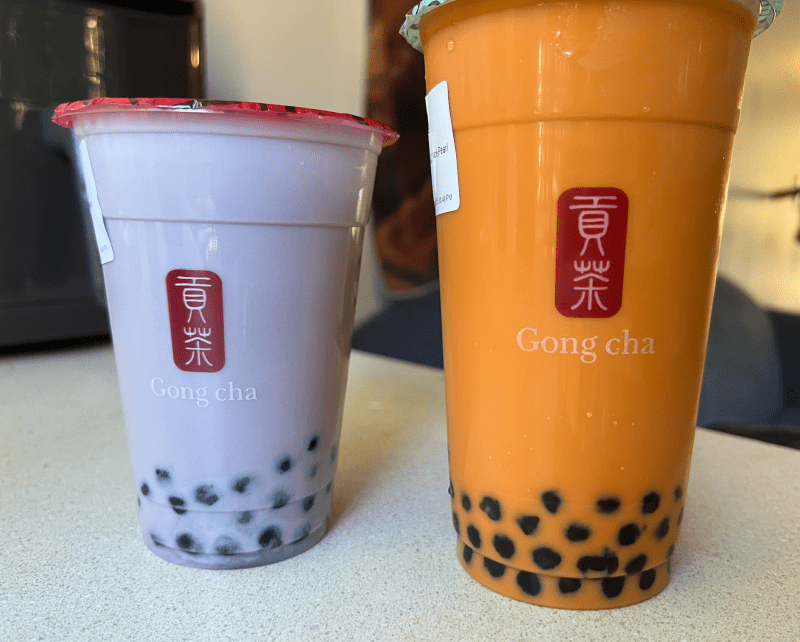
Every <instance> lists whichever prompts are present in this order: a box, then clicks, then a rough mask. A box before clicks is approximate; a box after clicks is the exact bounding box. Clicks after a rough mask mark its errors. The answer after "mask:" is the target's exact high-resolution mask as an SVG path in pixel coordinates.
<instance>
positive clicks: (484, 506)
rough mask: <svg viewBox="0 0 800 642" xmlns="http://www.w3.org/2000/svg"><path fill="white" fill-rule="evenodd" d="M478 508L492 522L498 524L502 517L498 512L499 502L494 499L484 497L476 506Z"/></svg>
mask: <svg viewBox="0 0 800 642" xmlns="http://www.w3.org/2000/svg"><path fill="white" fill-rule="evenodd" d="M478 508H480V509H481V510H482V511H483V512H484V513H486V516H487V517H488V518H489V519H491V520H492V521H495V522H499V521H500V518H501V517H502V513H501V511H500V502H499V501H497V500H496V499H495V498H494V497H488V496H486V497H484V498H483V499H482V500H481V503H480V504H479V505H478Z"/></svg>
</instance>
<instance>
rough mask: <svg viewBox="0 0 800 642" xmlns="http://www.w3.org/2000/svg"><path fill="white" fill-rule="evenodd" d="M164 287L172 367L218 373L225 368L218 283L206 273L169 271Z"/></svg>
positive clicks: (220, 298)
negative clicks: (170, 340)
mask: <svg viewBox="0 0 800 642" xmlns="http://www.w3.org/2000/svg"><path fill="white" fill-rule="evenodd" d="M166 284H167V303H168V306H169V324H170V331H171V334H172V358H173V360H174V362H175V365H176V366H178V368H180V369H181V370H184V371H186V372H219V371H220V370H222V368H223V366H224V365H225V333H224V323H223V317H222V280H221V279H220V278H219V276H217V275H216V274H215V273H214V272H210V271H208V270H172V271H171V272H170V273H169V274H167V283H166Z"/></svg>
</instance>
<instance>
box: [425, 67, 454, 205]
mask: <svg viewBox="0 0 800 642" xmlns="http://www.w3.org/2000/svg"><path fill="white" fill-rule="evenodd" d="M425 105H426V107H427V108H428V147H429V149H430V153H431V180H432V182H433V203H434V206H435V208H436V216H439V214H444V213H445V212H454V211H455V210H457V209H458V208H459V207H460V206H461V196H460V194H459V191H458V163H457V162H456V143H455V139H454V138H453V121H452V120H451V119H450V98H449V96H448V93H447V81H442V82H440V83H439V84H438V85H436V86H435V87H434V88H433V89H431V90H430V92H429V93H428V95H427V96H425Z"/></svg>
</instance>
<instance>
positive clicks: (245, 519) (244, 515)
mask: <svg viewBox="0 0 800 642" xmlns="http://www.w3.org/2000/svg"><path fill="white" fill-rule="evenodd" d="M236 521H237V522H238V523H239V524H249V523H250V522H251V521H253V513H252V511H249V510H244V511H242V512H241V513H238V514H237V515H236Z"/></svg>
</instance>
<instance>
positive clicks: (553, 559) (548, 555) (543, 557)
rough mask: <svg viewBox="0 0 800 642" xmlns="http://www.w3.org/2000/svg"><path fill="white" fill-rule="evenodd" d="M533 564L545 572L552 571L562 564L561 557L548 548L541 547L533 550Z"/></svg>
mask: <svg viewBox="0 0 800 642" xmlns="http://www.w3.org/2000/svg"><path fill="white" fill-rule="evenodd" d="M532 557H533V562H534V564H536V566H538V567H539V568H540V569H542V570H543V571H550V570H552V569H554V568H556V567H557V566H558V565H559V564H561V555H560V554H559V553H558V552H557V551H554V550H553V549H552V548H548V547H547V546H540V547H539V548H536V549H534V550H533V554H532Z"/></svg>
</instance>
